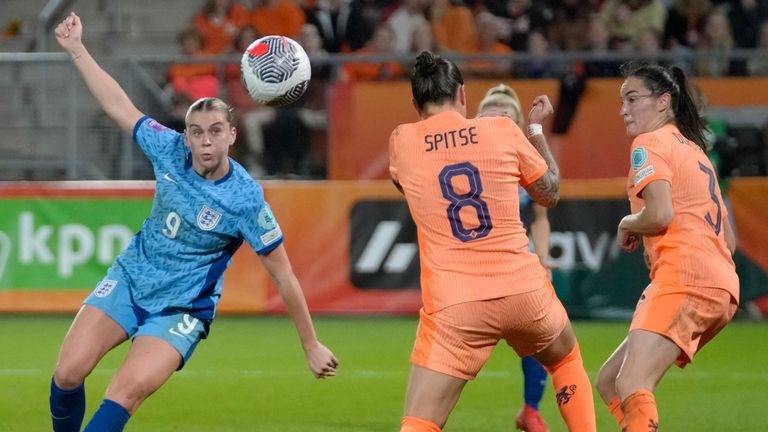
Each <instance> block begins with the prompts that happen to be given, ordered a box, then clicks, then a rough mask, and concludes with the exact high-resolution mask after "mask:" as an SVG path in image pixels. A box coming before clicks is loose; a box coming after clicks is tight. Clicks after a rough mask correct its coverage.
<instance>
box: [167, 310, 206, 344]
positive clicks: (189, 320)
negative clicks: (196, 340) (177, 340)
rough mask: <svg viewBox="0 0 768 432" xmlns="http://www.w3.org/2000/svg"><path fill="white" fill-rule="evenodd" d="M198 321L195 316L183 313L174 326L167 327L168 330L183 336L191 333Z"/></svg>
mask: <svg viewBox="0 0 768 432" xmlns="http://www.w3.org/2000/svg"><path fill="white" fill-rule="evenodd" d="M198 321H199V320H198V319H197V318H193V317H192V316H190V315H189V314H184V316H183V317H182V318H181V322H180V323H178V324H176V327H175V328H174V327H171V328H169V329H168V332H169V333H172V334H174V335H176V336H178V337H181V338H183V337H184V336H186V335H189V334H190V333H192V331H193V330H194V329H195V326H197V323H198ZM177 330H178V331H177Z"/></svg>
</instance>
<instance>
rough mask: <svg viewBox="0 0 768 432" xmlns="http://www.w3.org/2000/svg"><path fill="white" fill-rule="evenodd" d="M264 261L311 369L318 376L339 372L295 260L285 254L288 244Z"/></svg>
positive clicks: (322, 376) (327, 375)
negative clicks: (317, 331)
mask: <svg viewBox="0 0 768 432" xmlns="http://www.w3.org/2000/svg"><path fill="white" fill-rule="evenodd" d="M261 262H262V263H263V264H264V268H266V269H267V272H269V274H270V276H272V280H273V281H274V282H275V285H276V286H277V291H278V292H279V293H280V297H281V298H282V299H283V303H284V304H285V309H286V310H287V311H288V315H290V316H291V319H292V320H293V323H294V325H295V326H296V331H297V332H298V333H299V339H300V340H301V347H302V348H303V349H304V355H305V356H306V357H307V364H308V366H309V369H310V370H311V371H312V373H313V374H314V375H315V377H316V378H325V377H330V376H334V375H336V367H337V366H338V365H339V362H338V360H336V357H335V356H334V355H333V353H332V352H331V350H329V349H328V348H326V347H325V345H323V344H321V343H320V341H318V340H317V336H316V334H315V327H314V326H313V325H312V318H311V317H310V315H309V309H308V308H307V301H306V300H305V298H304V293H303V292H302V291H301V285H299V281H298V279H296V275H295V274H294V273H293V269H292V268H291V262H290V261H289V260H288V255H287V254H286V253H285V247H284V246H283V245H280V246H278V247H277V248H275V249H274V250H273V251H272V252H270V253H269V254H267V255H265V256H262V257H261Z"/></svg>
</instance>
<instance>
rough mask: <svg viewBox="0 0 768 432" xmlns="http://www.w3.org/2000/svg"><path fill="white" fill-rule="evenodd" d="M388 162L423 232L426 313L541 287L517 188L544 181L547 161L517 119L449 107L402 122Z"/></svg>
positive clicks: (420, 236)
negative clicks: (471, 115)
mask: <svg viewBox="0 0 768 432" xmlns="http://www.w3.org/2000/svg"><path fill="white" fill-rule="evenodd" d="M389 160H390V166H389V169H390V173H391V175H392V179H393V180H394V181H395V182H396V183H397V184H399V185H400V186H401V187H402V190H403V193H404V194H405V198H406V200H407V201H408V207H409V208H410V211H411V215H412V216H413V220H414V221H415V223H416V227H417V228H418V239H419V251H420V259H421V291H422V299H423V302H424V309H425V311H426V312H427V313H432V312H434V311H437V310H441V309H443V308H445V307H447V306H451V305H454V304H458V303H464V302H470V301H478V300H487V299H492V298H500V297H505V296H509V295H513V294H518V293H525V292H529V291H533V290H536V289H540V288H541V287H543V286H544V284H545V280H546V272H545V270H544V268H543V267H542V266H541V264H540V262H539V259H538V257H537V256H536V255H534V254H533V253H531V252H529V251H528V238H527V237H526V234H525V228H523V224H522V222H521V221H520V209H519V196H518V187H519V185H521V184H522V185H524V186H525V185H528V184H530V183H532V182H535V181H536V180H538V179H539V178H540V177H541V176H542V175H544V173H545V172H546V170H547V164H546V162H545V161H544V159H543V158H542V157H541V156H540V155H539V153H538V152H537V151H536V149H535V148H534V147H533V146H532V145H531V143H530V142H529V141H528V139H526V137H525V135H523V133H522V131H521V130H520V128H519V127H518V126H517V125H516V124H515V123H514V122H513V121H512V120H511V119H509V118H507V117H482V118H476V119H467V118H465V117H464V116H462V115H461V114H460V113H458V112H456V111H448V112H443V113H440V114H437V115H434V116H431V117H429V118H427V119H426V120H422V121H419V122H417V123H410V124H404V125H400V126H398V127H397V129H395V131H394V132H392V135H391V137H390V140H389Z"/></svg>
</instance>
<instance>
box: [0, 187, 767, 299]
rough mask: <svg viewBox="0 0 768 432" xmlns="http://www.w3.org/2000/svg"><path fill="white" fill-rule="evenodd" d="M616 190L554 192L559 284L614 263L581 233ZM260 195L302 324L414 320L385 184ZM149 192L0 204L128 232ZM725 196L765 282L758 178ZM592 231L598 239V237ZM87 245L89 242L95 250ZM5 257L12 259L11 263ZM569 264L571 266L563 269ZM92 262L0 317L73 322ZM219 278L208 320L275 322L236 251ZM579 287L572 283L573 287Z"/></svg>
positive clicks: (94, 192)
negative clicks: (107, 215)
mask: <svg viewBox="0 0 768 432" xmlns="http://www.w3.org/2000/svg"><path fill="white" fill-rule="evenodd" d="M624 182H625V180H624V179H623V178H615V179H603V180H588V179H582V180H566V181H564V182H563V184H562V187H561V196H562V201H561V205H560V206H558V209H555V210H553V211H552V213H551V217H552V218H553V231H562V232H553V237H552V242H553V250H554V251H559V254H558V255H559V256H554V257H553V259H555V260H556V261H558V262H559V263H560V264H559V265H560V270H562V272H563V274H564V275H565V274H567V271H566V269H567V268H568V267H573V268H574V270H573V271H575V272H580V271H582V272H583V271H585V270H584V268H587V267H589V266H590V265H592V266H594V267H595V268H598V267H600V266H601V264H600V263H601V262H604V263H606V264H605V265H606V266H614V264H610V263H611V262H612V261H611V260H612V259H615V258H616V257H615V256H614V255H613V253H612V252H611V248H610V245H612V244H613V240H612V237H611V236H612V235H615V223H609V224H608V225H605V226H604V227H603V228H599V229H598V231H596V232H591V231H584V230H585V229H587V230H591V229H593V228H592V226H593V225H595V226H596V225H597V223H596V222H595V221H596V220H597V219H599V218H598V216H599V215H600V214H603V213H606V212H608V213H607V214H606V215H604V217H603V219H606V220H608V219H614V218H620V217H621V216H622V215H623V212H624V211H625V210H624V207H625V206H626V207H627V210H628V204H626V202H625V201H626V197H625V192H624ZM262 184H263V186H264V190H265V195H266V199H267V201H268V202H269V203H270V205H271V207H272V209H273V211H274V213H275V216H276V218H277V220H278V221H279V223H280V225H281V227H282V230H283V232H284V233H285V247H286V250H287V252H288V255H289V257H290V259H291V262H292V265H293V269H294V271H295V273H296V275H297V277H298V279H299V281H300V282H301V285H302V288H303V290H304V293H305V296H306V298H307V303H308V305H309V308H310V310H311V311H312V312H313V313H326V314H334V313H341V314H392V313H395V314H398V313H402V314H409V313H414V312H415V311H417V310H418V308H419V307H420V306H421V298H420V293H419V291H418V270H419V269H418V255H417V254H418V250H417V247H416V244H415V240H414V239H415V235H416V233H415V227H413V226H412V224H409V223H407V222H404V221H407V220H408V219H409V217H408V208H407V206H406V205H405V202H404V200H403V198H402V196H401V195H400V193H399V192H397V190H396V189H395V188H394V186H393V185H392V184H391V183H390V182H388V181H326V182H301V181H298V182H297V181H290V182H279V181H265V182H262ZM153 192H154V184H153V183H152V182H118V183H115V182H107V183H100V182H74V183H58V184H44V185H40V184H15V185H13V186H3V185H0V204H3V205H6V206H8V207H9V208H13V207H14V206H26V205H27V204H25V203H26V201H24V200H26V199H29V200H30V201H35V202H37V201H42V203H43V205H42V208H44V209H45V212H65V213H67V214H65V215H62V216H61V219H62V220H64V221H65V222H66V223H69V224H71V222H72V221H77V220H78V218H80V219H85V217H84V216H82V214H81V213H82V208H83V207H82V205H83V204H82V203H87V202H89V200H91V201H95V202H96V204H97V205H98V204H99V203H100V202H101V201H100V200H104V202H105V203H106V202H107V200H120V201H119V202H120V204H116V205H122V206H123V207H126V208H127V207H130V206H133V207H136V209H135V211H132V212H130V219H131V220H130V221H128V220H123V222H122V223H125V224H126V225H129V226H130V227H139V226H140V225H141V222H142V220H143V218H144V216H145V215H146V213H145V212H148V209H149V206H150V205H151V201H152V196H153ZM728 195H729V197H730V202H731V208H732V213H733V216H734V218H735V221H736V231H737V234H738V238H739V251H740V252H742V253H743V254H744V255H745V256H746V257H747V258H748V259H749V260H750V261H751V262H753V263H755V264H757V266H759V267H760V268H761V269H762V272H763V273H762V275H763V276H761V277H762V278H763V279H764V278H765V271H768V248H766V246H765V245H766V244H768V230H767V229H766V223H765V216H764V215H765V214H768V204H767V203H768V201H767V200H765V199H761V198H764V197H768V179H766V178H735V179H733V180H732V181H731V183H730V187H729V189H728ZM128 199H130V200H131V202H129V201H128ZM60 200H65V201H67V202H68V204H72V202H70V200H75V201H74V202H75V203H76V204H77V206H78V207H77V208H76V209H75V210H72V207H71V205H70V206H62V205H61V203H60V202H59V201H60ZM19 203H21V204H19ZM561 207H562V208H561ZM569 209H573V211H571V210H569ZM22 210H24V211H27V210H26V209H22ZM563 212H566V213H569V214H570V213H573V214H570V217H571V219H574V218H576V219H574V221H575V222H573V223H576V222H577V223H576V225H574V226H573V227H569V226H570V225H569V224H572V223H571V222H568V223H566V222H565V220H561V219H559V217H560V216H563V214H562V213H563ZM580 212H586V213H580ZM590 212H592V213H595V214H594V215H592V214H591V213H590ZM617 212H618V213H617ZM6 213H8V212H6ZM598 213H599V214H598ZM582 215H583V216H582ZM593 216H594V218H593ZM39 217H42V216H39ZM134 219H135V220H134ZM26 220H28V219H26ZM81 222H82V221H81ZM88 223H91V224H96V223H97V222H88ZM564 224H565V225H564ZM28 225H29V224H28ZM558 226H559V228H558ZM579 227H581V228H579ZM26 229H27V230H33V231H34V232H35V233H36V234H35V235H36V236H37V240H36V245H35V246H34V247H35V248H37V254H38V255H41V254H42V252H41V251H42V249H41V248H42V247H43V246H44V244H43V242H44V241H49V242H51V243H53V242H54V241H55V238H54V237H55V233H56V232H63V229H62V228H61V226H56V225H55V224H53V223H51V224H49V225H43V222H42V221H41V220H39V219H36V220H35V221H34V226H31V225H29V226H27V228H26ZM603 229H604V230H605V231H606V232H605V233H602V231H600V230H603ZM0 231H5V233H6V234H7V235H5V237H6V239H8V240H9V242H10V243H14V242H15V241H16V240H17V237H19V236H20V235H21V234H19V233H16V232H14V233H12V232H11V231H9V230H8V228H4V229H3V230H0ZM82 231H84V229H83V228H82V227H81V228H80V230H79V231H78V232H82ZM91 231H92V232H93V233H98V232H99V230H98V226H96V225H94V227H93V228H92V229H91ZM582 231H584V232H582ZM19 232H21V231H19ZM46 232H51V233H53V234H51V236H50V239H48V240H46V239H47V237H45V235H46V234H45V233H46ZM69 232H73V231H72V230H70V231H69ZM0 234H4V233H3V232H0ZM62 238H63V237H62ZM97 240H98V239H97ZM98 243H99V242H98V241H97V242H96V243H95V244H98ZM102 243H103V242H102ZM30 247H33V246H31V245H27V249H29V248H30ZM6 249H7V248H6ZM50 249H51V250H52V251H53V252H57V251H62V250H63V249H62V248H61V247H60V248H58V249H57V248H56V247H54V246H53V245H51V247H50ZM0 252H2V251H0ZM6 252H7V250H6ZM9 253H10V254H12V255H14V254H15V255H19V252H13V251H11V252H9ZM554 253H555V252H553V254H554ZM81 255H82V254H81ZM56 258H59V259H60V258H61V257H56ZM628 258H630V257H628ZM635 258H636V257H635ZM574 259H575V260H576V261H575V262H573V263H572V262H571V261H573V260H574ZM621 259H624V258H621ZM69 261H70V262H71V261H72V260H71V259H70V260H69ZM102 261H104V262H103V263H102V265H103V267H100V268H98V267H97V269H96V270H97V272H96V274H95V275H94V276H91V274H90V273H88V274H87V275H86V277H82V276H81V277H80V278H79V279H77V282H76V283H74V284H71V283H70V284H69V285H67V287H66V288H64V287H65V283H64V282H65V278H64V277H63V276H60V275H59V276H57V274H56V273H55V271H56V269H57V268H59V269H61V268H62V266H61V265H59V266H58V267H57V265H56V263H52V264H51V265H50V266H49V267H43V266H39V270H36V271H37V272H49V273H50V274H49V275H48V276H46V277H47V279H42V280H50V281H51V282H50V284H49V285H48V286H35V287H32V286H13V287H8V286H2V287H0V312H66V313H71V312H74V311H76V310H77V308H78V307H79V305H80V303H81V302H82V300H83V299H84V298H85V296H87V294H88V293H89V292H90V290H91V289H93V286H95V284H96V283H97V282H98V278H100V277H101V276H100V275H102V274H103V272H105V271H106V268H107V267H108V265H109V264H110V262H111V261H110V260H102ZM5 262H6V263H9V262H10V263H11V264H9V266H13V265H15V266H16V267H19V268H15V269H14V268H10V267H9V266H5V267H6V268H5V269H4V272H5V273H6V275H8V274H16V275H19V274H22V273H25V272H26V273H28V271H27V270H26V269H25V268H24V267H23V265H22V264H24V263H15V262H13V260H10V261H7V260H6V261H5ZM620 262H623V263H624V264H615V265H627V266H630V267H632V268H631V269H630V268H629V267H627V271H626V272H629V273H631V271H630V270H632V271H635V270H637V271H640V272H641V273H642V272H644V271H645V270H644V268H643V267H642V263H640V262H639V263H637V266H634V264H635V263H634V262H624V261H620ZM635 267H637V268H635ZM65 269H69V270H71V272H72V271H73V272H74V273H75V274H74V276H77V272H78V271H83V268H80V267H77V266H74V267H72V268H69V267H66V268H65ZM620 273H622V274H623V273H625V272H624V271H622V272H620ZM633 274H634V273H633ZM577 276H578V275H577ZM224 278H225V286H224V291H223V296H222V299H221V303H220V306H219V313H224V314H253V313H281V312H283V311H284V308H283V304H282V301H281V299H280V296H279V294H278V293H277V291H276V289H275V287H274V285H273V284H272V282H271V280H270V278H269V275H268V274H267V273H266V272H265V270H264V269H263V267H262V265H261V263H260V262H259V258H258V256H257V255H256V254H255V253H254V252H253V251H252V250H251V249H250V248H249V247H248V246H247V245H246V246H244V247H241V248H240V250H239V251H238V252H237V253H236V254H235V256H234V258H233V261H232V264H231V266H230V267H229V269H228V270H227V272H226V273H225V276H224ZM580 278H581V279H584V277H583V276H580ZM16 279H17V280H26V279H19V278H16ZM576 279H578V280H581V279H579V278H576ZM576 279H574V280H576ZM763 279H753V280H755V281H760V280H763ZM0 280H1V279H0ZM29 280H36V279H34V278H32V279H29ZM80 281H82V283H81V282H80ZM745 281H746V280H745ZM560 285H561V288H563V287H566V288H565V289H564V291H563V292H559V293H558V294H560V295H562V296H563V298H564V301H573V302H577V301H579V299H578V298H576V297H573V296H575V295H577V294H579V293H583V291H582V290H583V289H584V288H578V287H576V286H575V285H574V287H573V288H571V289H570V291H569V289H568V288H567V284H564V283H561V284H560ZM753 285H754V283H753ZM753 288H755V289H753V290H752V291H754V292H764V291H765V289H764V287H762V288H761V287H753ZM559 289H560V288H559ZM579 295H580V294H579Z"/></svg>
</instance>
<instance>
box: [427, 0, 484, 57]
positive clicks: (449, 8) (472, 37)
mask: <svg viewBox="0 0 768 432" xmlns="http://www.w3.org/2000/svg"><path fill="white" fill-rule="evenodd" d="M429 21H430V22H431V23H432V33H433V34H434V36H435V39H436V40H437V45H438V46H439V47H440V48H441V51H444V52H445V51H453V52H458V53H462V54H468V53H473V52H476V51H477V50H478V49H479V47H480V41H479V40H478V37H477V29H476V28H475V18H474V16H473V15H472V11H470V10H469V8H468V7H466V6H465V5H464V3H462V2H461V0H432V6H431V7H430V8H429Z"/></svg>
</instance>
